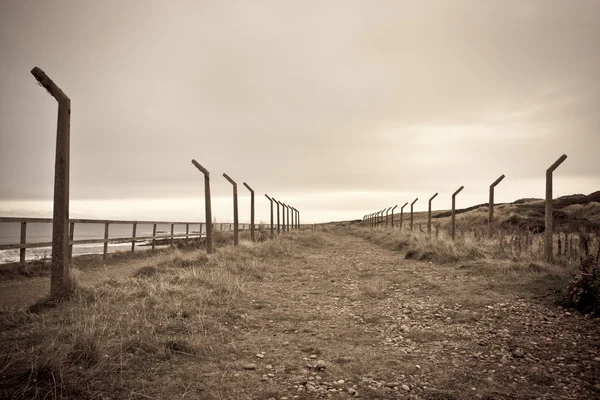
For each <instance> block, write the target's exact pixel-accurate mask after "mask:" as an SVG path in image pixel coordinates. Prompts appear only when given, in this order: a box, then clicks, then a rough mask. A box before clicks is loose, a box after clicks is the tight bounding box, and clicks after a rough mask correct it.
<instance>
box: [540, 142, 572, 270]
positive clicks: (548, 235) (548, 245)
mask: <svg viewBox="0 0 600 400" xmlns="http://www.w3.org/2000/svg"><path fill="white" fill-rule="evenodd" d="M566 159H567V155H566V154H563V155H562V156H560V157H559V158H558V160H556V161H555V162H554V164H552V165H551V166H550V168H548V169H547V170H546V224H545V225H546V226H545V229H544V258H545V259H546V261H547V262H551V261H552V228H553V226H552V225H553V222H554V221H553V216H552V172H554V170H555V169H556V168H558V166H559V165H560V164H562V163H563V162H564V161H565V160H566Z"/></svg>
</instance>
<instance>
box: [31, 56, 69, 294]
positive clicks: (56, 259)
mask: <svg viewBox="0 0 600 400" xmlns="http://www.w3.org/2000/svg"><path fill="white" fill-rule="evenodd" d="M31 74H32V75H33V76H34V78H35V79H36V80H37V81H38V83H39V84H40V86H42V87H43V88H44V89H46V90H47V91H48V93H50V95H51V96H52V97H54V98H55V99H56V101H57V102H58V120H57V124H56V154H55V159H54V205H53V206H54V210H53V213H52V267H51V268H52V269H51V274H50V297H53V298H61V297H64V296H67V295H69V293H70V292H71V291H72V290H73V285H72V284H71V282H70V276H69V167H70V165H69V164H70V141H71V99H69V98H68V97H67V95H66V94H65V93H64V92H63V91H62V90H61V89H60V88H59V87H58V86H57V85H56V84H55V83H54V82H53V81H52V79H50V78H49V77H48V75H46V73H45V72H44V71H42V70H41V69H40V68H38V67H35V68H33V69H32V70H31Z"/></svg>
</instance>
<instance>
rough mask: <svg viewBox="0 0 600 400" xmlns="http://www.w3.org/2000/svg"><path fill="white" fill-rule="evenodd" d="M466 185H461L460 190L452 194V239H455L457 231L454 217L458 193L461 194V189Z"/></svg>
mask: <svg viewBox="0 0 600 400" xmlns="http://www.w3.org/2000/svg"><path fill="white" fill-rule="evenodd" d="M464 188H465V187H464V186H461V187H459V188H458V190H457V191H456V192H454V193H453V194H452V216H451V222H450V224H451V227H450V229H451V230H450V236H451V237H452V240H454V234H455V231H456V221H455V217H454V213H455V211H456V195H457V194H459V193H460V192H461V190H463V189H464Z"/></svg>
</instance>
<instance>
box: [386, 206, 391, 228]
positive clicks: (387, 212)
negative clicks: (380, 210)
mask: <svg viewBox="0 0 600 400" xmlns="http://www.w3.org/2000/svg"><path fill="white" fill-rule="evenodd" d="M391 209H392V207H388V209H387V210H385V227H386V228H387V226H388V214H389V212H390V210H391Z"/></svg>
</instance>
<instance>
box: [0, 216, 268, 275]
mask: <svg viewBox="0 0 600 400" xmlns="http://www.w3.org/2000/svg"><path fill="white" fill-rule="evenodd" d="M52 222H53V219H52V218H19V217H0V223H18V224H20V240H19V241H18V243H17V242H15V243H8V244H0V250H13V249H19V250H20V254H19V263H20V264H21V265H24V264H25V263H26V254H25V252H26V249H31V248H40V247H51V246H52V242H51V241H50V242H33V243H28V242H27V225H28V224H33V223H42V224H43V223H47V224H50V223H52ZM76 224H97V225H104V238H98V239H78V240H76V239H74V237H75V232H76ZM110 225H132V230H131V235H130V236H121V237H110ZM139 225H151V226H152V235H150V236H149V235H145V236H137V228H138V226H139ZM166 225H170V227H171V232H170V233H168V234H161V233H160V232H157V227H158V226H166ZM175 226H185V233H183V232H175ZM269 226H270V224H254V229H268V228H269ZM212 227H213V229H215V230H217V231H231V230H233V227H234V224H233V223H230V222H213V223H212ZM194 228H198V230H195V229H194ZM207 228H208V227H207V225H206V222H189V221H186V222H181V221H142V220H135V221H126V220H100V219H81V218H79V219H70V220H69V240H68V245H69V252H68V255H69V259H71V258H72V255H73V245H81V244H98V243H103V244H104V252H103V258H104V259H106V257H107V253H108V244H109V243H126V242H131V252H134V251H135V245H136V242H138V241H145V240H152V244H151V245H152V250H154V248H155V246H156V241H157V240H164V239H170V245H173V244H174V241H175V240H176V239H193V238H201V237H202V236H203V235H206V232H207ZM252 228H253V226H252V224H245V223H242V224H240V225H239V229H240V230H242V231H247V230H250V231H253V230H254V229H252Z"/></svg>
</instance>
